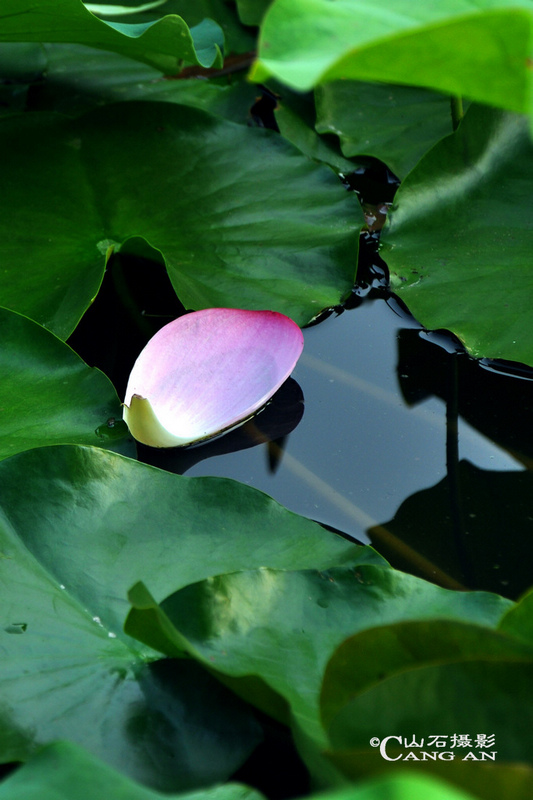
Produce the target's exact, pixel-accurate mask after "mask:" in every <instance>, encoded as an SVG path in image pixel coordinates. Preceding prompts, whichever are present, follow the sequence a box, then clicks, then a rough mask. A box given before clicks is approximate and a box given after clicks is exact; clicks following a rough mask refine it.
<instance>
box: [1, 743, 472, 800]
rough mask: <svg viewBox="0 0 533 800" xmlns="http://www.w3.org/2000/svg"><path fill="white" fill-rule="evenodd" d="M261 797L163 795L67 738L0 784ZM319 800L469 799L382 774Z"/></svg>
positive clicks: (14, 789)
mask: <svg viewBox="0 0 533 800" xmlns="http://www.w3.org/2000/svg"><path fill="white" fill-rule="evenodd" d="M73 797H76V800H102V798H103V797H109V798H110V797H112V798H114V800H162V798H163V797H166V798H167V800H262V798H263V795H261V794H260V793H259V792H256V791H254V790H253V789H250V788H248V787H247V786H243V785H241V784H236V783H227V784H224V785H221V786H213V787H209V788H206V789H201V790H198V791H195V792H187V793H181V794H179V795H176V794H172V795H169V794H165V795H162V794H160V793H159V792H154V791H152V790H151V789H146V788H144V787H143V786H140V785H139V784H137V783H134V782H133V781H131V780H130V779H129V778H127V777H125V776H124V775H120V774H119V773H117V772H116V771H115V770H113V769H111V768H110V767H108V766H107V765H106V764H104V763H103V762H101V761H99V760H98V759H95V758H94V757H92V756H91V755H89V754H88V753H87V752H86V751H84V750H83V749H82V748H80V747H78V746H76V745H73V744H71V743H69V742H58V743H56V744H51V745H48V746H46V747H43V748H42V749H41V750H40V751H39V752H38V753H37V755H35V756H34V757H33V758H31V759H30V761H29V762H28V763H27V764H26V765H24V766H23V767H21V768H20V769H18V770H17V771H16V772H15V773H14V774H12V775H11V776H10V777H9V778H8V779H7V780H5V781H4V782H3V783H2V784H0V800H72V798H73ZM320 798H321V800H470V798H471V795H466V794H464V793H463V792H461V791H460V790H458V789H455V788H453V787H452V786H450V785H449V784H447V783H444V782H442V781H435V780H433V779H430V778H427V777H417V776H412V775H409V776H397V777H392V778H391V777H387V778H378V779H377V780H372V781H369V782H367V783H364V784H359V785H358V786H357V787H349V788H346V789H343V790H340V791H339V790H337V791H329V792H327V793H321V794H320Z"/></svg>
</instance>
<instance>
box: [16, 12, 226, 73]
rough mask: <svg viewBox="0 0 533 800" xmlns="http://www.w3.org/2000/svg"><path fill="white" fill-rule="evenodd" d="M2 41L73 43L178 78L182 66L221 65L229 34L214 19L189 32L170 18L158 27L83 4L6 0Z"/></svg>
mask: <svg viewBox="0 0 533 800" xmlns="http://www.w3.org/2000/svg"><path fill="white" fill-rule="evenodd" d="M0 41H2V42H72V43H76V44H86V45H90V46H91V47H96V48H98V49H101V50H112V51H114V52H117V53H122V54H123V55H125V56H128V58H134V59H136V60H137V61H144V62H145V63H146V64H151V65H152V66H153V67H156V68H157V69H159V70H161V72H166V73H169V74H173V73H176V72H179V71H180V69H181V68H182V66H183V63H184V62H185V63H187V64H198V65H200V66H203V67H211V66H221V65H222V55H221V51H220V49H221V47H222V46H223V41H224V35H223V33H222V31H221V29H220V28H219V26H218V25H217V24H216V23H215V22H213V20H209V19H207V20H204V21H203V22H202V23H201V24H200V25H198V26H196V27H195V28H194V29H192V30H190V29H189V27H188V26H187V24H186V23H185V22H184V20H183V19H182V18H181V17H179V16H177V15H171V16H166V17H163V18H162V19H158V20H156V21H154V22H148V23H139V22H138V23H137V24H128V23H123V22H106V21H104V20H102V19H99V18H98V17H96V16H95V15H94V14H92V13H91V12H90V11H89V10H88V9H87V8H86V7H85V6H84V4H83V3H82V2H81V0H40V2H39V3H35V2H31V0H4V2H3V3H2V8H1V9H0Z"/></svg>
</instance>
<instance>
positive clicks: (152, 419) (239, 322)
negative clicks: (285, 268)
mask: <svg viewBox="0 0 533 800" xmlns="http://www.w3.org/2000/svg"><path fill="white" fill-rule="evenodd" d="M302 349H303V335H302V332H301V330H300V328H299V327H298V326H297V325H296V323H295V322H293V321H292V320H291V319H289V317H286V316H285V315H284V314H279V313H278V312H275V311H245V310H242V309H233V308H209V309H205V310H203V311H194V312H192V313H191V314H185V315H184V316H183V317H179V318H178V319H176V320H174V321H173V322H171V323H169V324H168V325H165V327H164V328H162V329H161V330H160V331H158V333H156V335H155V336H154V337H152V339H150V341H149V342H148V344H147V345H146V347H145V348H144V350H143V351H142V353H141V354H140V356H139V358H138V359H137V361H136V362H135V364H134V367H133V369H132V371H131V375H130V378H129V381H128V386H127V389H126V397H125V399H124V420H125V421H126V423H127V425H128V427H129V429H130V431H131V433H132V435H133V436H134V437H135V439H137V440H138V441H139V442H142V443H143V444H147V445H150V446H152V447H176V446H184V445H187V444H192V443H193V442H198V441H201V440H202V439H209V438H211V437H212V436H216V435H217V434H219V433H222V432H223V431H226V430H229V429H230V428H234V427H235V426H236V425H238V424H239V423H241V422H244V420H246V419H248V418H249V417H251V416H252V415H253V414H254V413H255V412H256V411H259V410H260V409H261V408H262V407H263V406H264V405H265V403H266V402H267V401H268V400H269V399H270V398H271V397H272V395H273V394H274V392H276V390H277V389H279V387H280V386H281V385H282V383H284V381H285V380H286V379H287V378H288V377H289V375H290V373H291V372H292V370H293V369H294V366H295V364H296V362H297V361H298V358H299V357H300V354H301V352H302Z"/></svg>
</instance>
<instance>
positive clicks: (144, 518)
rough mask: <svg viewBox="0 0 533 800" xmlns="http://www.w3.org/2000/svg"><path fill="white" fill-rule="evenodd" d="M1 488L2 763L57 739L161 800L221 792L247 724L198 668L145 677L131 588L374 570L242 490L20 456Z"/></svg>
mask: <svg viewBox="0 0 533 800" xmlns="http://www.w3.org/2000/svg"><path fill="white" fill-rule="evenodd" d="M0 483H1V486H2V494H1V512H2V523H1V528H0V580H1V581H2V586H3V589H2V597H3V604H2V618H3V623H2V627H1V628H0V646H1V647H2V653H3V656H2V670H1V672H0V698H1V702H0V708H1V709H2V711H1V725H0V758H1V760H2V761H11V760H17V759H26V758H27V757H28V756H29V755H30V754H31V753H33V752H34V750H35V748H36V746H37V745H40V744H45V743H47V742H51V741H54V740H56V739H60V738H65V739H68V740H70V741H73V742H77V743H79V744H81V745H83V746H85V747H86V748H88V749H89V751H90V752H91V753H93V754H94V755H97V756H98V757H100V758H103V759H104V760H105V761H106V762H107V763H110V764H112V765H114V766H115V767H117V768H118V769H120V770H122V771H124V772H125V773H126V774H128V775H130V776H131V777H134V778H137V779H139V780H141V781H143V782H146V783H148V784H150V785H153V786H159V787H161V788H166V789H167V790H172V789H174V790H177V789H185V788H188V787H191V786H196V785H199V783H205V782H211V783H212V782H216V781H220V780H226V779H227V778H228V777H229V775H230V774H231V773H232V772H233V771H234V770H235V769H236V768H237V767H238V766H239V763H240V762H241V761H242V760H243V759H244V758H246V756H247V755H248V754H249V753H250V751H251V749H253V747H254V746H255V744H256V743H257V741H258V738H257V728H256V723H255V721H254V720H253V718H252V717H250V714H249V712H248V711H247V710H246V709H245V708H242V706H241V704H240V703H238V702H237V701H236V700H235V698H234V697H233V695H231V694H228V693H227V692H226V691H225V690H223V689H222V687H218V684H217V683H216V682H215V681H214V679H212V678H210V677H209V676H208V675H206V674H205V672H204V671H203V670H202V669H199V668H198V667H196V666H195V665H194V664H192V663H191V662H180V663H179V664H176V665H169V664H167V663H165V662H163V661H161V662H159V661H158V662H157V663H150V662H152V661H153V659H154V658H158V657H159V656H158V654H156V653H154V652H153V651H151V650H147V649H146V648H145V647H144V646H142V647H141V646H140V645H139V644H138V643H137V642H134V641H133V640H132V639H131V638H130V637H128V636H126V635H125V634H124V633H123V631H122V624H123V621H124V619H125V617H126V613H127V611H128V607H129V606H128V602H127V591H128V589H129V587H130V586H131V585H132V584H133V583H135V581H137V580H139V579H140V578H142V577H146V576H147V574H149V576H150V584H151V587H152V590H153V591H154V592H155V593H156V595H157V597H158V598H161V599H162V598H164V597H165V596H167V595H168V594H169V593H170V592H172V591H174V590H175V589H176V585H182V586H185V585H188V584H189V583H191V582H195V581H198V580H202V579H204V578H206V577H208V576H209V575H212V574H216V573H219V572H221V571H222V572H224V571H228V570H229V571H234V570H240V569H255V568H258V567H263V566H265V567H272V568H284V567H286V566H292V567H295V568H300V567H303V568H305V567H310V566H313V567H316V568H327V567H328V566H330V565H332V564H342V563H354V562H357V560H358V559H360V558H362V556H361V554H362V553H363V554H365V553H367V552H368V556H367V558H369V559H374V560H376V559H377V560H378V561H379V557H378V556H377V555H376V554H375V553H373V551H372V550H371V549H370V548H361V547H357V546H355V545H352V544H350V543H348V542H345V541H344V540H342V539H340V538H338V537H335V536H334V535H333V534H329V533H327V532H325V531H324V530H323V529H322V528H321V527H320V526H319V525H317V524H316V523H313V522H310V521H309V520H306V519H304V518H302V517H298V516H296V515H295V514H291V513H290V512H288V511H286V510H285V509H283V508H282V507H281V506H279V505H278V504H277V503H275V502H274V501H273V500H271V499H270V498H269V497H267V496H266V495H264V494H262V493H261V492H258V491H256V490H253V489H250V488H249V487H246V486H243V485H241V484H238V483H236V482H233V481H230V480H224V479H216V478H213V479H210V478H207V479H204V478H196V479H195V478H193V479H191V478H189V479H188V478H182V477H180V476H176V475H171V474H169V473H165V472H162V471H161V470H157V469H153V468H152V467H147V466H145V465H142V464H139V463H138V462H135V461H130V460H128V459H125V458H123V457H121V456H118V455H116V454H114V453H109V452H106V451H103V450H99V449H96V448H83V447H46V448H42V449H38V450H32V451H30V452H28V453H24V454H21V455H19V456H14V457H13V458H11V459H8V460H6V461H4V462H2V464H0ZM21 499H22V500H23V502H21ZM230 718H231V720H232V722H231V731H232V732H231V734H230V732H229V731H228V729H227V720H228V719H230ZM132 752H133V753H134V754H135V757H133V756H132ZM169 753H171V754H172V755H169Z"/></svg>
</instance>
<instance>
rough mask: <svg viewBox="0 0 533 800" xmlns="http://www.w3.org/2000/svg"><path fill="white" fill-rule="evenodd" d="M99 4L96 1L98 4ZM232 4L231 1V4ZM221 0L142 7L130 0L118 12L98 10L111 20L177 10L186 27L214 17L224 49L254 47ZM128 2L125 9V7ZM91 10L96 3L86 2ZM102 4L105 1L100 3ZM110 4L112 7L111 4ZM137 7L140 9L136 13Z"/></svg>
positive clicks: (170, 0) (147, 18)
mask: <svg viewBox="0 0 533 800" xmlns="http://www.w3.org/2000/svg"><path fill="white" fill-rule="evenodd" d="M99 5H100V4H99ZM231 5H233V4H231ZM231 5H230V4H228V3H226V2H225V0H193V2H191V0H165V2H164V3H162V4H161V7H157V8H152V9H150V8H144V6H143V5H142V6H140V7H139V6H138V5H134V3H133V2H132V0H128V2H124V3H122V8H121V6H118V8H121V12H120V14H118V15H117V14H115V15H113V14H109V13H107V14H105V15H102V14H100V15H99V16H104V18H105V19H112V20H113V21H115V22H132V23H138V22H153V21H154V20H156V19H158V18H159V17H161V16H163V15H164V16H165V17H168V16H169V15H170V14H177V15H178V16H179V17H181V18H182V19H184V20H185V22H186V23H187V25H188V26H189V28H194V27H196V26H197V25H199V24H200V23H201V22H203V20H204V19H209V20H214V21H215V22H216V23H217V24H218V25H219V26H220V27H221V28H222V31H223V32H224V52H225V54H228V53H242V52H244V51H249V50H252V49H253V48H254V45H255V39H254V36H253V35H252V33H251V32H250V31H248V30H246V29H245V28H244V27H243V26H242V25H241V23H240V21H239V18H238V15H237V10H236V9H234V8H232V7H231ZM127 6H129V7H130V8H129V13H127V11H126V7H127ZM90 7H91V10H92V11H93V13H97V11H96V9H97V8H98V6H96V5H93V4H90ZM100 7H101V8H106V7H108V8H109V6H107V4H103V5H102V6H100ZM111 8H112V7H111ZM139 8H141V9H143V8H144V11H141V13H139Z"/></svg>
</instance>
